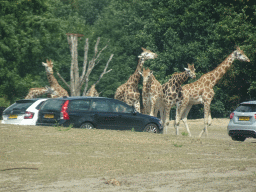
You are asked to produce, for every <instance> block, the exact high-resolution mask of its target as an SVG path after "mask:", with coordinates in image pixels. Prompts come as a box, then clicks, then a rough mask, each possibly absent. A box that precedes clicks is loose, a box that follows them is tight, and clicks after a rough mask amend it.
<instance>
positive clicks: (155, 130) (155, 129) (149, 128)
mask: <svg viewBox="0 0 256 192" xmlns="http://www.w3.org/2000/svg"><path fill="white" fill-rule="evenodd" d="M144 132H148V133H159V129H158V127H157V125H156V124H154V123H150V124H148V125H146V127H145V129H144Z"/></svg>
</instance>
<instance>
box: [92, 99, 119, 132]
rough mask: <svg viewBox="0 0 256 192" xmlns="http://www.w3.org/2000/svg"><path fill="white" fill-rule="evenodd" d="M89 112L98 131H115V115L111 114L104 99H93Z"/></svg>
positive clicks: (107, 102) (108, 105)
mask: <svg viewBox="0 0 256 192" xmlns="http://www.w3.org/2000/svg"><path fill="white" fill-rule="evenodd" d="M91 106H92V107H91V112H92V113H93V117H94V120H95V122H96V126H97V128H98V129H116V128H117V124H116V118H117V116H116V114H115V113H113V111H112V108H111V106H110V102H109V101H108V100H105V99H93V100H92V105H91Z"/></svg>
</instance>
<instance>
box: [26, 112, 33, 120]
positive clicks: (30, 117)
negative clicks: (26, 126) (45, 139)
mask: <svg viewBox="0 0 256 192" xmlns="http://www.w3.org/2000/svg"><path fill="white" fill-rule="evenodd" d="M33 117H34V113H32V112H29V111H26V112H25V115H24V119H32V118H33Z"/></svg>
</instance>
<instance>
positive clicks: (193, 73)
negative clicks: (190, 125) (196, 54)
mask: <svg viewBox="0 0 256 192" xmlns="http://www.w3.org/2000/svg"><path fill="white" fill-rule="evenodd" d="M184 69H185V71H186V72H187V73H188V75H189V77H190V78H192V79H194V78H196V69H195V67H194V63H193V64H192V65H190V64H189V63H188V68H184Z"/></svg>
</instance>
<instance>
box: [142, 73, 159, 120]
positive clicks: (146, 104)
mask: <svg viewBox="0 0 256 192" xmlns="http://www.w3.org/2000/svg"><path fill="white" fill-rule="evenodd" d="M139 73H140V75H141V76H142V77H143V89H142V102H143V113H144V114H147V115H151V116H155V117H156V116H157V112H158V110H156V109H158V108H159V107H158V105H159V104H160V102H161V98H162V85H161V83H159V81H158V80H157V79H156V78H155V76H154V75H153V71H151V70H150V69H145V68H143V72H139ZM160 116H162V114H160Z"/></svg>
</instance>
